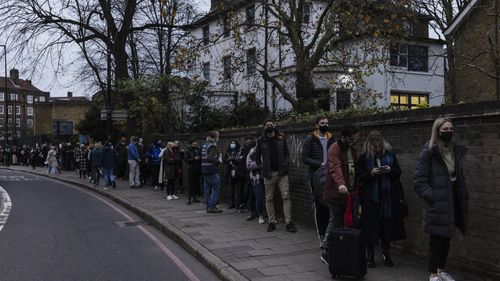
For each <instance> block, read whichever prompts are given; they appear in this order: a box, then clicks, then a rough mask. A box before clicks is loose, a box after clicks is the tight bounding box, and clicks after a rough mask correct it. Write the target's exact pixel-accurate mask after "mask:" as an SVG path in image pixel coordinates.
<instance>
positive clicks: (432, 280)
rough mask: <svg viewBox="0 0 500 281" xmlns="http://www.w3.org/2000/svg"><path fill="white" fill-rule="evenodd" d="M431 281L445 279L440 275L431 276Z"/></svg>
mask: <svg viewBox="0 0 500 281" xmlns="http://www.w3.org/2000/svg"><path fill="white" fill-rule="evenodd" d="M429 281H443V279H441V278H439V276H438V275H435V276H432V275H431V277H429Z"/></svg>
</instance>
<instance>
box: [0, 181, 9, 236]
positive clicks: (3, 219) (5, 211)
mask: <svg viewBox="0 0 500 281" xmlns="http://www.w3.org/2000/svg"><path fill="white" fill-rule="evenodd" d="M0 195H1V198H0V199H1V200H2V204H1V205H2V207H3V208H2V210H1V212H0V231H2V229H3V227H4V226H5V224H6V223H7V219H8V218H9V213H10V209H11V208H12V201H10V197H9V194H8V193H7V191H5V189H3V188H2V187H1V186H0Z"/></svg>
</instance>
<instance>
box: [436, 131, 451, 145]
mask: <svg viewBox="0 0 500 281" xmlns="http://www.w3.org/2000/svg"><path fill="white" fill-rule="evenodd" d="M439 138H440V139H441V140H442V141H443V142H446V143H447V142H450V141H451V138H453V132H440V133H439Z"/></svg>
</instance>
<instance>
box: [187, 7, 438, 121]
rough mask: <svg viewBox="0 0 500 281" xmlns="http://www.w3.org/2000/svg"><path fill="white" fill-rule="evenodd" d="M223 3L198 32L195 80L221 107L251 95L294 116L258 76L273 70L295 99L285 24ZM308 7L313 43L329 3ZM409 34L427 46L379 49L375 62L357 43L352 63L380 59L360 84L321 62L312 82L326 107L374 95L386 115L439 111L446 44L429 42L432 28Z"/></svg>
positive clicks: (252, 9) (349, 72)
mask: <svg viewBox="0 0 500 281" xmlns="http://www.w3.org/2000/svg"><path fill="white" fill-rule="evenodd" d="M218 2H219V1H217V0H212V8H211V9H210V11H209V13H208V14H206V15H205V16H204V17H202V18H201V19H200V20H198V21H197V22H196V23H195V25H194V27H193V28H192V30H191V35H192V36H193V37H194V38H196V39H197V40H199V44H200V46H201V48H200V52H199V54H198V58H197V67H196V69H195V70H194V78H195V79H200V80H203V79H204V80H206V81H207V82H208V94H209V97H210V101H211V103H212V104H213V105H214V106H225V105H235V104H237V103H238V102H239V101H242V100H244V99H245V98H246V97H248V96H249V95H251V96H254V97H255V98H256V99H257V100H258V101H259V102H260V103H261V104H262V106H264V107H266V108H269V110H271V111H273V112H276V111H280V110H290V109H291V104H290V103H289V102H288V101H287V100H285V99H284V98H283V96H282V94H281V93H280V92H279V91H278V89H276V88H275V87H273V86H272V83H270V82H266V81H265V80H264V79H263V78H262V76H261V74H260V73H259V71H258V70H259V68H265V69H267V70H268V73H269V74H270V76H271V77H273V78H275V79H277V80H279V81H281V82H282V84H283V85H285V88H286V90H287V92H288V93H292V94H294V93H295V81H294V76H293V72H294V67H295V57H294V54H293V52H292V50H291V46H290V44H289V42H287V41H286V38H284V37H283V36H279V35H278V33H277V32H276V29H275V28H280V27H279V26H280V23H279V22H278V21H277V20H276V18H275V17H273V15H272V13H270V12H266V9H264V8H263V7H262V5H260V4H259V3H258V2H256V1H251V0H247V1H242V0H229V1H225V3H226V4H225V5H219V3H218ZM306 4H307V5H304V7H303V9H304V11H303V12H302V14H301V16H302V17H304V18H303V21H304V24H306V25H307V26H305V28H304V29H303V31H304V35H303V36H304V38H306V39H305V41H306V42H307V40H309V39H308V38H310V37H311V36H312V35H311V32H310V31H314V30H316V26H315V20H317V18H318V15H319V14H320V13H321V11H322V9H323V8H324V4H325V1H321V0H311V2H306ZM266 27H268V28H266ZM407 29H408V32H409V33H411V35H417V34H416V33H418V35H420V37H419V38H420V39H419V40H418V41H414V40H408V41H401V42H400V43H399V44H397V45H393V46H391V47H388V46H384V45H380V44H379V45H378V47H377V48H378V49H377V51H376V52H375V53H374V54H370V55H366V54H364V53H363V52H364V50H365V48H363V44H364V43H361V42H354V41H353V42H351V43H350V45H349V46H346V47H347V48H345V49H346V50H348V51H347V53H346V56H352V57H356V58H358V59H359V58H360V57H368V56H377V57H378V58H379V59H380V60H379V62H378V63H377V64H376V65H375V66H373V67H372V68H371V69H370V70H369V71H368V72H363V73H365V74H364V75H362V77H361V79H362V80H361V81H362V82H361V83H360V81H359V80H356V79H354V73H355V72H356V71H357V69H355V68H354V69H353V68H351V67H348V68H345V69H339V68H338V67H332V66H331V65H330V64H329V63H328V62H327V61H325V60H322V61H321V63H320V64H319V65H318V66H317V67H316V68H315V69H314V77H313V81H314V85H315V91H317V92H318V94H320V95H322V96H324V97H326V98H325V99H324V100H323V102H321V104H320V105H321V107H322V108H323V109H325V110H338V109H343V108H346V107H348V106H351V105H353V104H354V101H355V100H356V99H358V100H359V99H364V98H366V97H365V96H361V97H360V96H358V97H356V94H357V93H358V92H360V93H362V94H361V95H365V94H366V93H367V92H371V93H373V95H371V97H373V102H374V103H375V104H376V105H377V106H380V107H389V106H390V105H394V106H401V107H404V108H415V107H417V106H419V105H424V104H425V105H430V106H436V105H440V104H441V103H442V101H443V97H444V57H443V52H444V51H443V44H442V42H440V41H438V40H434V39H430V38H429V37H428V25H427V22H424V23H423V24H422V22H420V23H419V24H418V25H417V24H415V25H409V26H408V27H407ZM422 35H424V36H423V37H425V38H424V39H422ZM414 37H415V38H416V36H414ZM369 40H371V39H368V40H367V41H369ZM367 41H365V42H367ZM377 44H378V43H377ZM344 51H345V50H344ZM374 61H375V60H374ZM377 61H378V60H377ZM377 65H378V66H377ZM361 89H362V91H361ZM368 100H369V99H368V98H366V101H364V102H368Z"/></svg>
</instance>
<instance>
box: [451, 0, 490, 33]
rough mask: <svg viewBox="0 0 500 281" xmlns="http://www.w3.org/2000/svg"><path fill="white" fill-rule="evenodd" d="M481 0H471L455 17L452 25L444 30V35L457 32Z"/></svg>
mask: <svg viewBox="0 0 500 281" xmlns="http://www.w3.org/2000/svg"><path fill="white" fill-rule="evenodd" d="M480 1H481V0H471V1H470V2H469V4H467V6H465V8H464V9H463V10H462V11H460V13H459V14H458V15H457V16H456V17H455V19H454V20H453V22H452V23H451V25H450V26H449V27H448V28H447V29H446V30H445V31H444V35H449V34H452V33H455V31H457V29H458V28H459V27H460V26H461V25H462V23H463V22H464V20H465V19H467V18H468V17H469V15H470V13H471V12H472V10H474V8H475V7H476V6H477V4H478V3H479V2H480Z"/></svg>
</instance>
